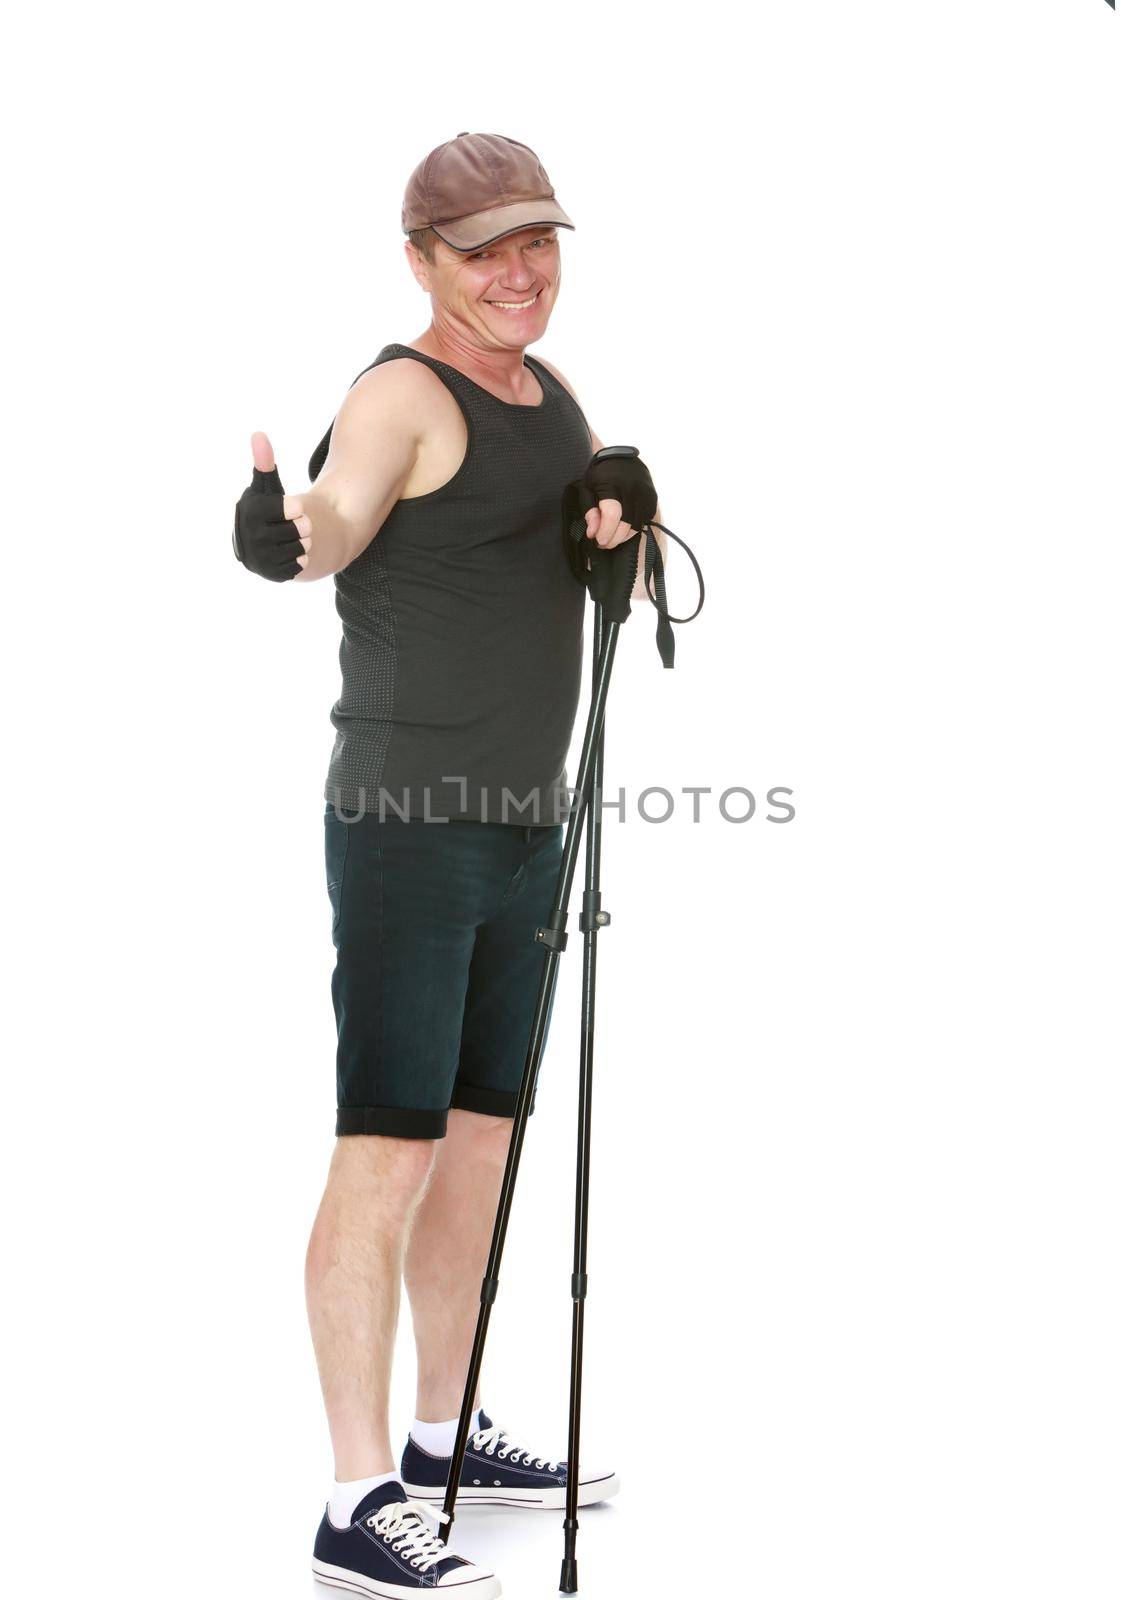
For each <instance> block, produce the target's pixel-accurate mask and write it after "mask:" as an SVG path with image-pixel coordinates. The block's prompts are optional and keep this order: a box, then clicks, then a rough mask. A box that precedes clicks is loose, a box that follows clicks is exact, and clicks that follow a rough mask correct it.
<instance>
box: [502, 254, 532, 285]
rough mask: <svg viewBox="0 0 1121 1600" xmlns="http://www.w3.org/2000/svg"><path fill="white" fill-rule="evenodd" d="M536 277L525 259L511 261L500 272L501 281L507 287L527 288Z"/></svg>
mask: <svg viewBox="0 0 1121 1600" xmlns="http://www.w3.org/2000/svg"><path fill="white" fill-rule="evenodd" d="M535 277H536V273H535V272H534V271H533V270H532V268H531V267H530V265H529V263H528V262H527V261H522V260H520V259H519V260H517V261H511V262H510V263H509V264H508V265H507V267H506V270H505V272H504V273H503V274H502V282H503V283H504V285H505V286H506V288H507V289H527V288H528V287H529V285H530V284H531V283H532V282H533V280H534V278H535Z"/></svg>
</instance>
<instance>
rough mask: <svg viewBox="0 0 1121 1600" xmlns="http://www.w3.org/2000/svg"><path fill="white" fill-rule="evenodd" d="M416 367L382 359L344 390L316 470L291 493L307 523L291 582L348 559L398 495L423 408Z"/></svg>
mask: <svg viewBox="0 0 1121 1600" xmlns="http://www.w3.org/2000/svg"><path fill="white" fill-rule="evenodd" d="M405 369H408V370H405ZM418 369H420V363H419V362H416V361H395V362H383V363H382V365H381V366H377V367H372V368H371V369H370V371H369V372H364V373H363V374H362V376H361V377H360V378H359V379H358V380H357V382H356V383H354V384H353V385H352V387H351V388H350V389H348V390H347V393H346V395H345V397H344V398H343V402H342V404H341V406H340V407H339V412H338V415H337V417H336V418H335V422H334V426H333V427H332V430H331V445H330V449H329V451H328V453H327V460H326V461H325V462H324V464H323V470H322V471H321V472H320V474H319V477H318V478H317V479H316V480H315V483H314V484H313V485H312V486H311V488H310V489H305V491H304V492H303V494H301V495H299V496H298V497H297V498H298V499H299V501H300V503H301V505H302V507H303V511H304V514H305V515H306V516H307V517H308V518H309V519H310V521H311V526H312V534H311V545H310V548H309V550H308V564H307V566H306V567H305V568H304V569H303V571H302V572H301V573H300V574H299V576H298V577H297V578H296V580H295V581H296V582H297V583H311V582H313V581H314V580H315V579H316V578H326V577H329V576H330V575H331V574H332V573H335V572H341V571H342V570H343V568H344V567H348V566H349V565H350V563H351V562H352V561H354V560H356V558H357V557H358V556H360V555H361V554H362V552H363V550H365V548H366V546H367V545H368V544H369V543H370V541H371V539H373V538H374V537H375V536H376V535H377V533H378V531H379V529H380V528H381V525H382V523H383V522H384V521H385V519H386V517H387V516H388V515H389V513H390V511H392V509H393V507H394V505H395V504H396V503H397V501H398V500H399V499H400V498H401V491H402V489H403V488H404V486H405V484H406V483H407V481H408V478H409V474H410V473H411V472H412V470H413V467H414V466H415V464H416V459H417V451H418V448H419V444H420V436H421V426H422V421H421V419H422V418H423V416H424V408H423V404H422V394H423V391H422V389H421V386H420V384H421V382H423V378H420V373H419V370H418ZM418 378H419V379H420V381H419V382H418Z"/></svg>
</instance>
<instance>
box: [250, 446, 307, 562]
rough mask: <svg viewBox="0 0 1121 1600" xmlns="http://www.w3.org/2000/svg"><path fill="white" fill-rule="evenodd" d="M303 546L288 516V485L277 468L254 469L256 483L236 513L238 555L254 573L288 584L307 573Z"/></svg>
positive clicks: (252, 484) (253, 483) (252, 485)
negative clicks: (289, 581)
mask: <svg viewBox="0 0 1121 1600" xmlns="http://www.w3.org/2000/svg"><path fill="white" fill-rule="evenodd" d="M303 553H304V547H303V543H302V541H301V539H300V535H299V532H298V530H297V528H296V526H295V523H294V522H293V521H292V519H290V518H288V517H286V516H285V515H284V485H283V484H282V483H281V481H280V473H279V472H278V471H277V470H276V468H275V467H273V468H272V470H271V471H270V472H262V471H261V470H260V469H259V468H258V467H254V468H253V482H252V483H251V484H250V485H249V487H248V489H246V491H245V493H244V494H243V495H242V497H241V499H240V500H239V501H238V503H237V508H236V510H235V511H234V555H235V556H236V557H237V559H238V560H239V561H240V562H241V564H242V565H243V566H245V567H248V568H249V570H250V572H255V573H257V575H258V577H261V578H268V579H270V580H271V581H272V582H273V583H284V582H285V581H286V580H287V579H288V578H294V577H295V576H296V574H297V573H298V572H300V571H302V570H303V569H302V568H301V566H300V563H299V560H298V559H297V558H298V557H299V556H302V555H303Z"/></svg>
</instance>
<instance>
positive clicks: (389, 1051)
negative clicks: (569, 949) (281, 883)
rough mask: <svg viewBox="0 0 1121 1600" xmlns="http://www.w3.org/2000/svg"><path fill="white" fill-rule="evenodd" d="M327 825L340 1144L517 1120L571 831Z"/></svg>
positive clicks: (337, 821)
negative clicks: (479, 1116) (456, 1120)
mask: <svg viewBox="0 0 1121 1600" xmlns="http://www.w3.org/2000/svg"><path fill="white" fill-rule="evenodd" d="M323 827H324V835H325V838H324V846H325V856H326V865H327V892H328V894H329V896H330V900H331V912H332V925H331V936H332V939H333V941H334V945H335V952H336V954H335V970H334V975H333V977H332V979H331V995H332V999H333V1001H334V1006H335V1022H336V1025H337V1028H338V1054H337V1057H336V1076H337V1087H338V1114H337V1118H336V1123H335V1132H336V1133H338V1134H348V1133H380V1134H389V1135H392V1136H394V1137H397V1138H405V1139H440V1138H442V1137H443V1135H444V1133H445V1131H446V1129H447V1120H448V1110H449V1108H450V1107H451V1106H457V1107H460V1108H461V1109H463V1110H465V1111H480V1112H484V1113H486V1114H487V1115H489V1116H497V1117H511V1116H513V1114H514V1105H515V1102H516V1100H517V1097H518V1087H519V1085H520V1083H521V1078H522V1070H523V1068H524V1066H525V1059H526V1054H527V1050H528V1046H529V1036H530V1030H531V1028H532V1026H533V1014H534V1009H535V1007H536V1003H537V995H538V989H539V985H540V981H541V974H542V970H543V968H544V964H545V947H544V945H542V944H541V943H539V942H538V940H537V939H536V938H535V936H534V935H535V932H536V929H537V928H539V927H543V926H544V925H545V924H546V923H547V921H548V916H549V912H550V910H551V909H552V905H553V900H554V898H555V895H556V889H557V878H558V876H559V873H560V863H561V851H562V847H563V834H564V828H563V826H562V825H561V824H559V823H558V824H555V825H553V826H545V827H528V826H526V825H524V824H522V823H514V822H467V821H457V820H453V821H450V822H422V821H420V820H417V819H413V820H412V821H408V822H406V821H404V820H402V819H401V818H400V817H395V816H392V815H390V816H388V817H386V819H385V820H384V821H379V819H378V817H377V816H376V814H375V815H368V814H363V815H360V816H358V817H357V818H355V819H354V820H353V821H350V820H347V819H346V813H345V812H343V813H341V814H340V813H338V812H336V810H335V807H334V805H333V804H331V803H328V804H327V807H326V810H325V812H324V817H323ZM551 1017H552V1006H551V1005H550V1008H549V1014H548V1018H547V1020H546V1038H547V1037H548V1022H549V1020H551Z"/></svg>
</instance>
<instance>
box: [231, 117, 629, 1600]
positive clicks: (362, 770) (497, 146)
mask: <svg viewBox="0 0 1121 1600" xmlns="http://www.w3.org/2000/svg"><path fill="white" fill-rule="evenodd" d="M402 224H403V228H404V231H405V232H406V234H407V235H408V238H407V241H406V244H405V250H406V255H407V258H408V261H409V265H410V267H411V268H412V271H413V273H414V275H415V277H416V280H417V282H418V283H419V284H420V286H421V288H422V289H423V290H424V291H425V292H426V293H427V295H428V296H429V300H430V305H431V323H430V325H429V327H428V328H427V329H426V330H425V332H424V333H423V334H421V335H420V337H419V338H417V339H415V340H414V341H413V342H412V344H410V345H396V344H394V345H387V346H386V347H385V348H384V349H383V350H382V352H381V353H380V355H379V356H378V358H377V360H376V361H375V362H374V363H373V364H372V365H371V366H370V367H368V368H367V369H366V370H365V371H364V372H363V373H361V374H360V375H359V377H358V378H357V379H356V380H355V382H354V383H353V384H352V386H351V388H350V390H349V391H348V393H347V394H346V396H345V398H344V400H343V402H342V405H341V407H340V409H339V412H338V415H337V416H336V418H335V420H334V422H333V424H332V426H331V428H330V429H329V430H328V432H327V435H326V436H325V438H324V440H323V441H322V443H321V445H320V447H319V449H318V450H317V451H316V453H315V455H314V456H313V457H312V461H311V464H310V467H309V475H310V477H311V478H312V480H313V483H314V487H313V488H311V489H309V490H307V491H306V492H305V493H304V494H301V495H297V496H291V495H284V494H283V490H282V489H281V487H280V483H279V479H278V478H277V477H276V475H275V471H274V461H273V455H272V450H271V447H270V445H269V442H268V439H267V438H266V437H265V435H264V434H260V433H257V434H254V435H253V439H252V446H253V461H254V468H255V471H254V485H253V488H252V489H250V490H247V491H246V494H245V495H244V496H243V497H242V500H241V502H239V508H238V520H237V531H236V534H235V547H236V548H238V550H239V555H240V557H241V559H243V560H244V561H245V562H246V564H247V565H249V566H250V567H251V568H252V569H253V570H255V571H257V572H259V573H261V574H262V575H264V576H267V577H272V578H285V577H294V578H296V579H297V580H298V581H301V582H310V581H312V580H314V579H317V578H323V577H326V576H327V575H328V574H331V575H333V577H334V580H335V586H336V604H337V608H338V611H339V614H340V617H341V619H342V623H343V642H342V647H341V651H340V664H341V668H342V680H343V682H342V693H341V695H340V698H339V700H338V702H337V703H336V705H335V707H334V708H333V710H332V713H331V716H332V722H333V724H334V726H335V729H336V738H335V746H334V750H333V752H332V756H331V763H330V768H329V772H328V778H327V784H326V788H325V791H324V795H325V799H326V801H327V805H326V810H325V816H324V826H325V831H326V842H325V850H326V863H327V881H328V891H329V894H330V899H331V907H332V914H333V921H332V937H333V940H334V944H335V947H336V952H337V959H336V966H335V972H334V977H333V979H332V992H333V1000H334V1007H335V1014H336V1021H337V1025H338V1041H339V1042H338V1057H337V1080H338V1083H337V1086H338V1112H337V1121H336V1134H337V1139H336V1145H335V1150H334V1153H333V1156H332V1160H331V1166H330V1172H329V1175H328V1179H327V1185H326V1190H325V1193H324V1195H323V1200H322V1203H321V1205H320V1208H319V1213H318V1215H317V1217H316V1220H315V1225H314V1228H313V1231H312V1235H311V1241H310V1244H309V1247H308V1254H307V1272H306V1288H307V1303H308V1315H309V1320H310V1324H311V1332H312V1338H313V1342H314V1346H315V1353H316V1359H317V1362H318V1366H319V1373H320V1379H321V1383H322V1389H323V1397H324V1401H325V1405H326V1410H327V1419H328V1424H329V1427H330V1433H331V1441H332V1445H333V1448H334V1460H335V1482H334V1484H333V1486H332V1488H331V1492H330V1496H329V1501H328V1505H327V1509H326V1512H325V1515H324V1517H323V1521H322V1524H321V1526H320V1530H319V1534H318V1537H317V1540H316V1547H315V1556H314V1570H315V1571H316V1573H317V1574H318V1575H319V1576H320V1577H321V1578H324V1579H326V1580H327V1581H329V1582H333V1583H335V1584H338V1585H340V1586H342V1587H344V1588H346V1587H349V1588H352V1589H355V1590H357V1591H358V1592H359V1593H366V1594H376V1595H402V1596H403V1595H407V1594H411V1593H412V1592H413V1591H414V1590H416V1589H425V1588H431V1587H433V1586H435V1587H440V1588H451V1587H460V1586H463V1585H469V1589H468V1590H467V1592H469V1593H470V1594H471V1595H472V1596H473V1597H474V1600H487V1597H488V1596H491V1595H497V1594H498V1593H499V1592H500V1588H499V1584H498V1581H497V1579H496V1578H495V1577H494V1575H493V1574H492V1573H489V1572H485V1571H483V1570H482V1569H481V1568H480V1567H478V1566H477V1565H475V1564H473V1563H471V1562H469V1561H466V1560H465V1559H464V1558H462V1557H459V1556H450V1555H449V1554H448V1553H447V1551H446V1548H445V1546H444V1545H443V1544H441V1543H440V1542H439V1540H438V1538H437V1537H436V1536H435V1533H434V1531H433V1529H432V1527H430V1526H429V1524H428V1523H426V1522H425V1521H424V1520H423V1513H424V1511H425V1510H426V1509H427V1508H428V1507H430V1506H433V1505H436V1504H438V1503H439V1502H440V1501H442V1499H443V1496H444V1491H445V1487H446V1480H447V1472H448V1466H449V1462H450V1457H451V1454H452V1450H453V1444H454V1439H455V1433H456V1424H457V1420H458V1414H459V1407H460V1401H461V1396H462V1386H463V1381H464V1374H465V1372H466V1369H467V1365H468V1358H469V1353H470V1349H471V1342H472V1335H473V1332H474V1327H475V1321H476V1316H477V1312H478V1297H479V1285H480V1282H481V1279H482V1276H483V1272H484V1268H485V1263H486V1258H487V1251H488V1246H489V1243H490V1237H491V1231H492V1228H493V1224H494V1216H495V1210H496V1205H497V1198H498V1190H499V1186H500V1183H501V1177H502V1172H503V1168H504V1164H505V1160H506V1153H507V1147H508V1143H509V1136H510V1129H511V1117H512V1115H513V1110H514V1104H515V1100H516V1097H517V1089H518V1084H519V1081H520V1078H521V1073H522V1068H523V1065H524V1061H525V1053H526V1047H527V1044H528V1040H529V1034H530V1027H531V1022H532V1016H533V1010H534V1005H535V1002H536V997H537V992H538V984H539V979H540V973H541V963H542V954H541V950H540V947H539V946H538V945H536V944H535V942H534V937H533V934H534V929H535V928H536V927H538V926H540V925H542V924H543V923H545V921H546V920H547V915H548V912H549V910H550V908H551V905H552V900H553V895H554V892H555V888H556V882H557V875H558V869H559V864H560V855H561V842H562V840H561V835H562V832H563V828H562V823H563V821H564V819H565V817H566V815H567V811H568V808H569V806H568V792H567V789H566V784H565V779H566V771H565V767H564V759H565V755H566V752H567V748H568V744H569V740H570V737H571V732H572V724H573V719H574V716H575V711H576V704H577V698H578V693H579V685H580V669H581V658H582V644H583V615H584V605H585V593H584V590H583V588H582V587H581V586H580V585H579V584H578V583H576V582H575V581H574V579H573V577H572V575H571V573H570V571H569V570H568V568H567V565H566V562H565V557H564V552H563V550H562V548H561V540H560V524H559V512H560V503H561V498H562V494H563V491H564V488H565V486H566V485H567V484H568V483H570V482H572V481H573V480H575V479H577V478H580V477H582V475H583V474H584V472H585V471H586V469H587V467H588V463H589V459H590V457H591V455H592V453H593V452H594V451H596V450H598V449H600V448H601V445H600V441H599V439H597V437H596V436H595V434H594V433H592V432H591V431H590V430H589V428H588V426H587V422H586V420H585V418H584V414H583V412H582V410H581V409H580V406H579V405H578V403H577V401H576V399H575V397H574V395H573V393H572V390H571V388H570V386H569V385H568V383H567V380H566V379H564V378H563V377H562V375H561V374H560V373H559V372H558V371H557V370H556V369H555V368H554V367H553V366H551V365H550V364H549V363H548V362H544V361H538V360H536V359H534V358H532V357H526V355H525V352H526V347H527V346H528V345H530V344H533V343H535V342H536V341H537V340H539V339H540V338H541V337H542V336H543V334H544V332H545V329H546V327H547V326H548V321H549V317H550V314H551V312H552V308H553V306H554V304H555V303H556V298H557V295H558V293H559V290H560V278H561V262H560V238H559V233H558V230H559V229H560V228H572V227H573V224H572V222H571V221H570V219H569V217H568V216H567V214H566V213H565V212H564V211H563V210H562V209H561V207H560V205H559V204H558V203H557V200H556V196H555V194H554V192H553V189H552V186H551V184H550V182H549V179H548V176H547V175H546V173H545V171H544V168H543V167H542V166H541V164H540V162H539V161H538V159H537V157H536V156H535V155H534V153H533V152H532V151H531V150H529V149H527V147H526V146H524V145H522V144H519V143H517V142H516V141H514V140H509V139H506V138H503V137H501V136H498V135H490V134H470V133H465V134H460V135H458V136H457V138H455V139H453V140H451V141H449V142H448V143H446V144H444V145H441V146H439V147H438V148H437V149H436V150H434V151H432V152H431V153H430V155H429V156H427V157H426V158H425V160H424V161H423V162H421V164H420V165H419V166H418V167H417V169H416V170H415V172H414V173H413V175H412V178H411V179H410V181H409V184H408V188H407V191H406V196H405V204H404V208H403V212H402ZM642 470H643V471H645V469H642ZM622 509H623V508H622V504H621V503H620V501H618V500H615V499H604V500H602V501H601V502H600V503H599V504H598V506H596V507H594V508H593V509H591V510H589V511H588V512H587V514H586V520H587V524H588V537H589V538H593V539H595V540H596V542H597V543H598V544H600V545H601V546H614V545H617V544H619V543H621V542H622V541H623V540H626V539H629V538H631V537H633V536H634V534H635V530H634V529H633V528H632V527H631V526H630V524H629V523H628V522H626V521H625V520H624V519H623V516H622ZM656 516H658V517H660V510H659V511H658V512H657V513H656ZM641 537H646V535H641ZM640 571H641V567H640ZM635 597H636V598H644V597H645V590H644V588H643V587H642V584H641V580H640V581H639V582H638V583H636V586H635ZM527 814H528V818H529V820H527ZM402 1277H403V1278H404V1282H405V1285H406V1287H407V1291H408V1295H409V1302H410V1307H411V1311H412V1320H413V1328H414V1333H415V1337H416V1346H417V1399H416V1418H415V1420H414V1422H413V1425H412V1428H411V1430H410V1437H409V1440H408V1442H407V1445H406V1448H405V1452H404V1456H403V1458H402V1461H401V1463H400V1468H399V1469H398V1466H397V1464H396V1463H395V1460H394V1455H393V1451H392V1448H391V1444H390V1439H389V1433H388V1420H387V1411H388V1398H389V1382H390V1361H391V1352H392V1347H393V1340H394V1332H395V1328H396V1322H397V1314H398V1307H399V1299H400V1283H401V1279H402ZM475 1404H476V1410H475V1413H474V1416H473V1418H472V1431H471V1434H470V1436H469V1440H468V1454H467V1458H466V1461H465V1465H464V1471H463V1475H462V1478H461V1488H460V1490H459V1499H460V1500H461V1501H472V1500H475V1501H482V1502H483V1503H488V1504H500V1505H509V1506H515V1507H521V1506H560V1505H563V1503H564V1485H565V1466H564V1463H563V1462H559V1461H557V1460H555V1459H553V1458H551V1457H549V1456H548V1455H547V1454H539V1453H538V1452H537V1451H536V1450H535V1449H531V1448H529V1447H527V1446H526V1445H524V1444H522V1443H520V1442H518V1441H517V1440H516V1439H515V1438H514V1437H512V1436H511V1435H510V1434H509V1433H507V1432H506V1431H505V1429H502V1428H500V1427H497V1426H495V1425H494V1424H492V1423H491V1421H490V1419H489V1417H487V1416H486V1414H485V1413H484V1412H483V1411H482V1410H481V1408H480V1406H479V1397H478V1396H475ZM580 1484H581V1488H580V1504H581V1505H588V1504H592V1503H594V1502H596V1501H599V1500H602V1499H604V1498H606V1497H607V1496H608V1495H610V1494H613V1493H614V1492H615V1490H616V1488H617V1480H616V1478H615V1476H614V1474H613V1473H610V1472H606V1471H588V1472H585V1471H581V1475H580Z"/></svg>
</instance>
